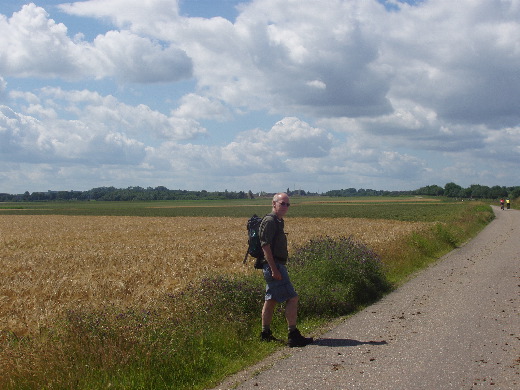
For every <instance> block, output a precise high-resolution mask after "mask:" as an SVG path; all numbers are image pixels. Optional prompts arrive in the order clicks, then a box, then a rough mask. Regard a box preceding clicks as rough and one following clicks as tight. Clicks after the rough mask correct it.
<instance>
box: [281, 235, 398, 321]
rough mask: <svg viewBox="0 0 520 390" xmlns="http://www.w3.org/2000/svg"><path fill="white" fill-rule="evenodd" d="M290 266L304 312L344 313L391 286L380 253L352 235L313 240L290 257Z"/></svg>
mask: <svg viewBox="0 0 520 390" xmlns="http://www.w3.org/2000/svg"><path fill="white" fill-rule="evenodd" d="M290 270H291V279H292V280H293V283H294V284H295V285H296V286H298V293H299V295H300V301H301V304H300V313H301V314H302V315H304V316H310V317H316V316H318V317H319V316H327V317H338V316H343V315H345V314H348V313H351V312H352V311H353V310H355V309H356V308H358V307H360V306H363V305H366V304H368V303H371V302H373V301H375V300H376V299H378V298H380V297H381V296H382V295H383V294H384V293H385V292H387V291H389V289H390V284H389V283H388V281H387V280H386V276H385V273H384V268H383V263H382V262H381V260H380V258H379V256H378V255H377V254H376V253H375V252H373V251H372V250H370V249H369V248H368V247H367V246H365V245H364V244H362V243H360V242H357V241H356V240H354V239H353V238H351V237H347V238H345V237H341V238H338V239H332V238H330V237H321V238H318V239H313V240H311V241H310V242H309V244H308V245H306V246H304V247H302V248H300V249H299V250H298V251H296V253H295V255H294V256H293V257H292V258H291V262H290Z"/></svg>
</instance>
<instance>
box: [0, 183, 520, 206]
mask: <svg viewBox="0 0 520 390" xmlns="http://www.w3.org/2000/svg"><path fill="white" fill-rule="evenodd" d="M287 193H288V194H289V195H290V196H319V195H322V196H332V197H349V196H403V195H417V196H446V197H449V198H462V199H472V198H474V199H500V198H510V199H515V198H518V197H520V186H515V187H505V186H493V187H488V186H483V185H480V184H472V185H471V186H469V187H467V188H463V187H461V186H459V185H458V184H455V183H447V184H446V185H445V186H444V187H441V186H438V185H428V186H425V187H421V188H418V189H416V190H411V191H385V190H372V189H364V188H360V189H356V188H347V189H341V190H331V191H327V192H325V193H321V194H318V193H311V192H306V191H304V190H294V191H290V189H289V188H288V189H287ZM257 196H267V197H268V196H272V194H269V193H266V192H261V193H259V194H253V193H252V192H251V190H249V191H247V192H245V191H228V190H225V191H205V190H201V191H188V190H170V189H168V188H166V187H163V186H159V187H155V188H152V187H147V188H143V187H128V188H115V187H98V188H93V189H91V190H88V191H47V192H32V193H29V192H28V191H26V192H25V193H23V194H6V193H0V202H48V201H152V200H219V199H220V200H224V199H253V198H255V197H257Z"/></svg>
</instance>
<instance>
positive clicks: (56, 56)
mask: <svg viewBox="0 0 520 390" xmlns="http://www.w3.org/2000/svg"><path fill="white" fill-rule="evenodd" d="M67 33H68V31H67V27H66V26H65V25H64V24H62V23H56V22H55V21H54V20H53V19H50V18H49V14H48V13H47V12H46V11H45V10H44V9H43V8H41V7H37V6H36V5H34V4H32V3H31V4H28V5H25V6H23V8H22V9H21V10H20V11H19V12H16V13H14V14H13V16H12V17H11V18H9V19H7V18H6V17H5V16H0V52H2V55H1V56H0V72H1V73H2V74H4V75H9V76H15V77H43V78H64V79H67V80H80V79H82V78H95V79H101V78H105V77H114V78H116V79H118V80H120V81H123V82H139V83H144V82H146V83H150V82H159V81H160V82H171V81H177V80H182V79H186V78H189V77H191V70H192V63H191V61H190V59H189V58H188V57H187V56H186V53H185V52H184V51H182V50H181V49H179V48H177V47H175V46H174V45H171V44H168V45H166V46H165V47H163V45H161V44H159V43H158V42H156V41H152V40H151V39H149V38H146V37H140V36H138V35H135V34H133V33H131V32H129V31H108V32H107V33H106V34H104V35H102V34H100V35H98V36H97V37H96V39H95V40H94V41H93V43H88V42H85V41H78V40H77V37H76V40H75V41H74V40H71V39H70V38H69V37H68V35H67Z"/></svg>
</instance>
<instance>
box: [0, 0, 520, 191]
mask: <svg viewBox="0 0 520 390" xmlns="http://www.w3.org/2000/svg"><path fill="white" fill-rule="evenodd" d="M519 37H520V0H502V1H498V0H492V1H490V0H458V1H456V2H454V1H451V0H435V1H433V0H430V1H428V0H425V1H408V2H401V1H397V0H388V1H382V0H348V1H347V0H328V1H316V0H312V1H311V0H257V1H238V0H147V1H133V0H90V1H79V2H68V3H64V2H61V1H56V0H46V1H36V2H33V3H29V2H25V1H13V0H7V1H3V2H1V3H0V192H8V193H21V192H25V191H29V192H34V191H47V190H51V189H52V190H87V189H90V188H93V187H100V186H115V187H129V186H143V187H148V186H151V187H156V186H166V187H168V188H172V189H188V190H201V189H206V190H222V191H223V190H225V189H227V190H230V191H240V190H244V191H248V190H252V191H253V192H258V191H278V190H285V189H286V188H291V189H293V188H296V189H299V188H302V189H305V190H307V191H318V192H324V191H327V190H331V189H340V188H350V187H354V188H371V189H385V190H407V189H416V188H419V187H422V186H424V185H430V184H438V185H441V186H444V185H445V184H446V183H448V182H455V183H457V184H459V185H462V186H464V187H466V186H469V185H471V184H482V185H489V186H493V185H505V186H513V185H518V183H519V178H520V170H519V169H518V162H519V161H520V158H519V157H520V73H519V72H518V69H520V46H519V43H518V42H520V40H519Z"/></svg>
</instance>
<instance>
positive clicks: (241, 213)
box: [0, 197, 471, 222]
mask: <svg viewBox="0 0 520 390" xmlns="http://www.w3.org/2000/svg"><path fill="white" fill-rule="evenodd" d="M468 203H471V202H460V201H458V202H457V201H451V200H445V199H441V198H431V199H423V198H413V197H410V198H389V197H374V198H329V197H301V198H299V197H293V198H291V209H290V211H289V214H288V215H289V216H290V217H295V218H297V217H310V218H316V217H320V218H369V219H392V220H399V221H419V222H435V221H439V222H446V221H449V220H451V219H452V218H453V216H454V215H457V214H458V213H460V212H461V211H462V210H464V209H465V208H467V206H468ZM270 204H271V200H270V199H267V198H259V199H240V200H213V201H151V202H42V203H39V202H30V203H29V202H27V203H22V202H20V203H0V215H89V216H95V215H98V216H99V215H104V216H138V217H237V218H249V217H250V216H251V215H252V214H258V215H263V214H266V213H268V212H269V211H270Z"/></svg>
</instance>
